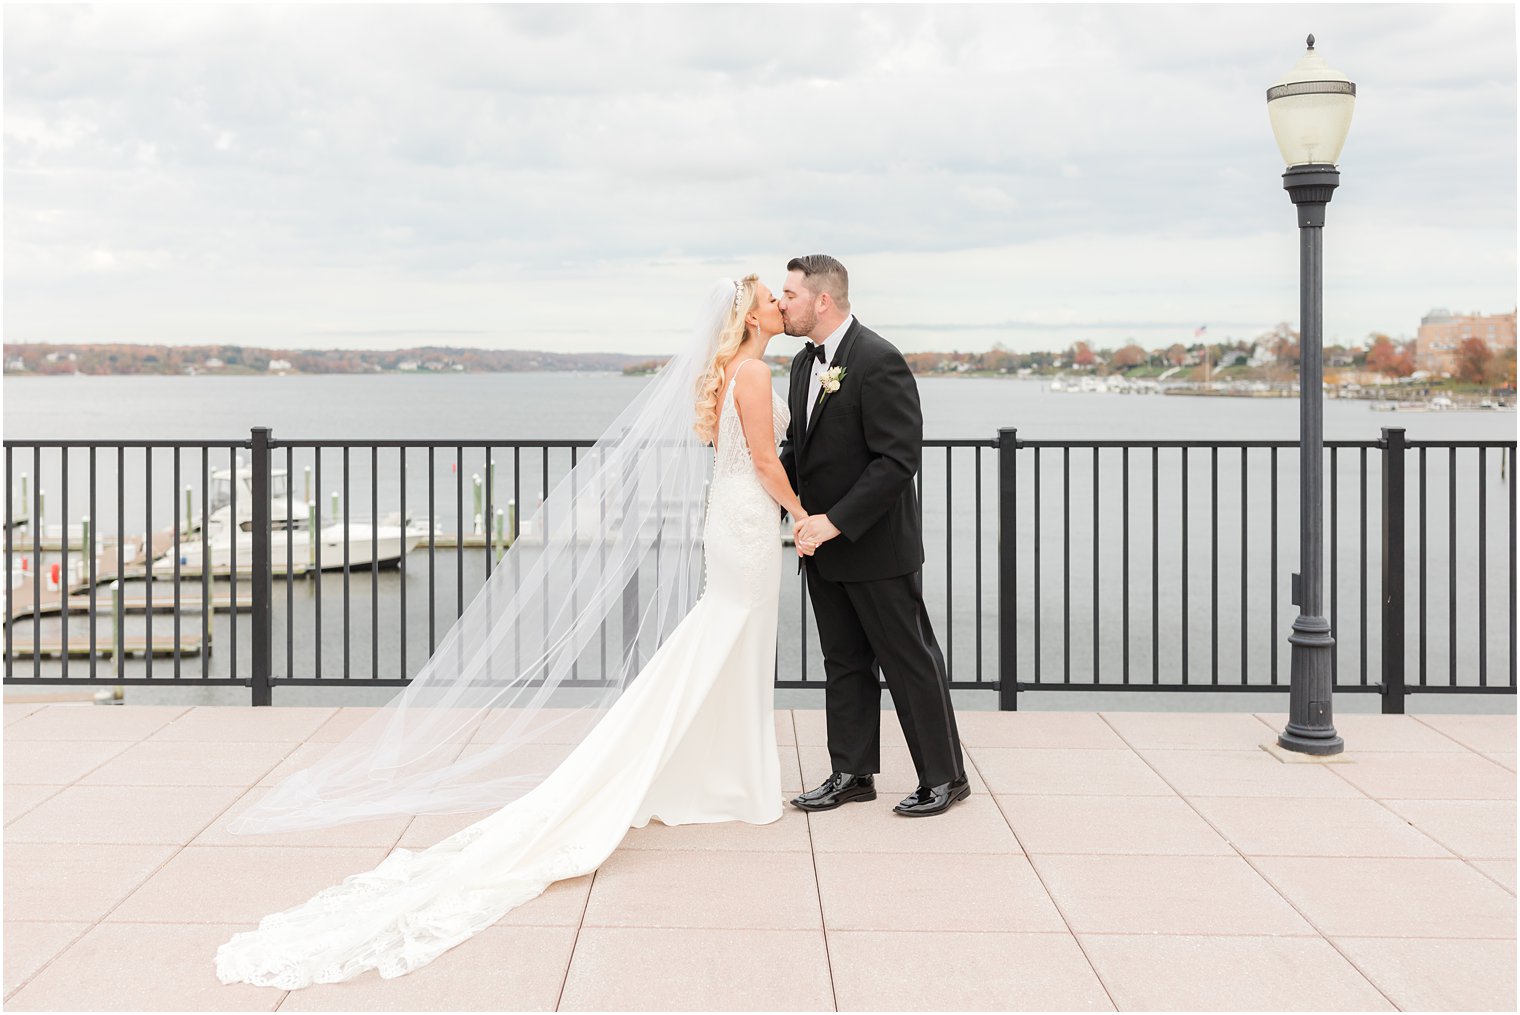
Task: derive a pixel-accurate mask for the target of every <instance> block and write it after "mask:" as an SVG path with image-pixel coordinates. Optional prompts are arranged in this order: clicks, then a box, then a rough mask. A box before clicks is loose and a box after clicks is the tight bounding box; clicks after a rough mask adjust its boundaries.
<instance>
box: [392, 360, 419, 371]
mask: <svg viewBox="0 0 1520 1015" xmlns="http://www.w3.org/2000/svg"><path fill="white" fill-rule="evenodd" d="M396 369H397V370H407V371H411V370H416V369H417V361H416V360H414V359H407V360H402V361H401V362H400V363H397V364H396Z"/></svg>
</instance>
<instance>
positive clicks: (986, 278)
mask: <svg viewBox="0 0 1520 1015" xmlns="http://www.w3.org/2000/svg"><path fill="white" fill-rule="evenodd" d="M1310 31H1312V32H1314V33H1315V35H1316V36H1317V38H1318V40H1319V47H1318V48H1319V50H1320V52H1321V53H1322V54H1323V55H1324V57H1325V59H1326V60H1327V61H1328V62H1329V63H1330V64H1331V65H1332V66H1333V67H1335V68H1337V69H1339V70H1342V71H1344V72H1345V73H1347V74H1348V75H1349V76H1350V77H1351V78H1352V79H1353V80H1355V81H1356V82H1357V86H1358V96H1357V108H1356V115H1355V119H1354V121H1353V124H1352V127H1351V134H1350V137H1349V140H1348V141H1347V144H1346V147H1345V150H1344V152H1343V154H1342V159H1341V173H1342V186H1341V189H1340V190H1339V191H1338V192H1337V194H1336V196H1335V199H1334V201H1333V202H1332V204H1331V206H1330V213H1329V228H1328V229H1327V232H1326V241H1327V242H1326V247H1327V252H1326V269H1327V292H1326V310H1325V314H1326V321H1325V331H1326V336H1327V339H1328V340H1331V341H1334V340H1340V341H1346V342H1353V341H1357V340H1360V339H1362V338H1363V337H1364V336H1365V335H1366V334H1367V333H1368V332H1370V331H1374V330H1378V331H1386V332H1389V333H1392V334H1395V335H1399V334H1403V335H1412V334H1413V333H1414V330H1415V328H1416V327H1417V326H1418V323H1419V317H1420V315H1421V314H1423V313H1425V312H1426V311H1428V310H1429V309H1431V308H1432V307H1435V306H1448V307H1451V308H1453V309H1458V310H1479V311H1484V312H1502V311H1508V310H1511V309H1513V308H1514V306H1515V302H1516V262H1515V251H1516V235H1515V222H1516V219H1515V200H1516V198H1515V195H1516V183H1515V181H1516V165H1515V161H1516V107H1515V96H1516V74H1515V53H1516V34H1515V12H1514V8H1513V7H1512V6H1510V5H1497V6H1463V5H1441V6H1419V7H1415V6H1378V5H1347V6H1337V5H1327V4H1318V5H1313V6H1289V5H1273V6H1246V7H1242V6H1229V7H1225V6H1221V7H1207V6H1189V7H1133V6H1122V7H1121V6H1090V7H1078V6H1064V7H1047V6H1040V7H1028V6H997V7H992V6H968V7H952V8H947V7H938V8H930V7H918V6H891V7H887V6H853V7H825V6H807V7H791V6H724V7H702V6H658V7H633V6H621V7H595V6H553V7H540V6H532V7H527V6H478V7H469V6H448V7H444V6H426V5H418V6H389V7H363V6H329V7H306V6H274V5H257V6H216V5H185V6H179V7H162V8H161V7H141V6H114V5H113V6H104V7H60V6H18V5H8V6H7V7H6V8H5V11H4V61H5V63H4V132H5V141H4V325H5V340H6V341H7V342H17V341H32V342H46V341H54V342H66V341H76V342H77V341H123V342H169V343H201V342H236V343H243V344H250V345H272V346H293V347H302V348H320V347H367V348H386V347H398V346H404V345H413V344H423V343H427V344H454V345H469V346H485V347H512V348H544V349H564V350H609V351H626V352H640V353H642V352H661V351H668V350H670V349H672V348H674V347H675V345H676V343H677V342H678V341H679V336H680V335H681V334H682V333H683V332H684V330H685V329H686V327H687V326H688V324H689V323H690V320H691V318H692V317H693V314H694V304H695V303H696V302H697V301H698V300H699V299H700V296H701V294H702V293H703V292H704V291H705V290H706V288H707V285H708V283H709V282H710V280H711V279H712V278H713V277H715V276H718V275H724V274H728V275H732V274H735V273H741V272H744V271H748V270H754V271H758V272H759V273H760V274H761V276H762V277H763V278H764V279H765V280H766V281H767V282H769V283H771V284H773V285H774V284H777V283H779V282H780V280H781V279H782V278H783V276H784V266H785V263H786V260H787V258H788V257H789V256H791V255H794V254H798V253H806V252H813V251H827V252H830V253H833V254H835V255H837V256H839V257H840V258H841V259H842V260H844V262H845V263H846V265H847V266H848V267H849V269H850V271H851V279H852V290H853V297H854V304H855V309H856V312H857V314H858V315H859V316H860V317H861V318H862V319H863V320H865V321H866V322H867V323H869V324H871V325H872V326H873V327H875V328H876V329H877V330H878V331H880V332H882V333H883V334H884V335H885V336H886V337H888V338H889V339H891V340H893V341H894V342H896V344H897V345H899V346H900V347H901V348H903V349H905V350H910V351H914V350H929V349H987V348H990V347H991V346H992V344H993V343H994V342H1002V343H1004V344H1005V345H1008V346H1010V347H1012V348H1016V349H1032V348H1053V347H1062V346H1065V345H1068V344H1069V343H1070V342H1072V341H1074V340H1076V339H1085V340H1088V341H1092V342H1095V343H1097V344H1100V345H1117V344H1120V343H1122V342H1123V341H1125V340H1126V339H1129V338H1134V339H1136V340H1138V341H1140V342H1142V343H1143V344H1146V345H1151V346H1154V345H1160V344H1165V343H1169V342H1171V341H1175V340H1179V339H1181V340H1187V339H1188V338H1190V336H1191V335H1192V333H1193V329H1194V328H1196V327H1197V326H1199V325H1201V324H1207V325H1208V328H1209V336H1210V337H1211V338H1215V339H1223V338H1225V337H1227V336H1237V337H1249V336H1253V335H1255V334H1257V333H1259V332H1260V331H1262V330H1264V329H1266V328H1269V327H1270V326H1272V325H1273V324H1274V323H1276V322H1277V321H1281V320H1288V321H1295V320H1296V318H1297V313H1298V310H1297V307H1298V300H1297V285H1298V274H1297V271H1298V268H1297V237H1296V228H1295V226H1294V217H1293V212H1292V206H1291V204H1290V203H1289V201H1288V198H1287V195H1286V194H1285V193H1284V192H1283V190H1282V189H1281V179H1280V174H1281V172H1282V165H1281V160H1280V157H1279V155H1278V153H1277V149H1276V146H1275V144H1274V143H1273V139H1272V134H1271V129H1270V127H1269V125H1268V122H1267V114H1266V109H1265V105H1266V103H1265V89H1266V88H1267V87H1268V86H1269V85H1271V84H1273V83H1274V82H1275V81H1276V80H1278V78H1279V77H1281V76H1282V75H1283V74H1284V73H1285V72H1286V71H1287V70H1288V69H1289V68H1290V67H1291V66H1292V65H1293V63H1294V62H1295V61H1297V59H1298V58H1299V56H1300V55H1301V54H1302V52H1303V40H1304V36H1305V35H1306V34H1307V33H1308V32H1310ZM782 341H785V340H782ZM772 351H778V352H779V351H784V350H781V349H779V348H778V347H773V350H772Z"/></svg>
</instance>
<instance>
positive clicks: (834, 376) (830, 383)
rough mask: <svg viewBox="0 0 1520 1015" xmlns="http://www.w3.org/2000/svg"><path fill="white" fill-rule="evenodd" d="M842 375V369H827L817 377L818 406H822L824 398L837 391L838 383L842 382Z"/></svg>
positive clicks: (843, 370)
mask: <svg viewBox="0 0 1520 1015" xmlns="http://www.w3.org/2000/svg"><path fill="white" fill-rule="evenodd" d="M844 374H845V369H844V367H829V368H828V369H827V370H825V371H824V372H823V373H821V374H819V375H818V387H819V389H820V390H819V392H818V404H819V405H822V404H823V400H824V399H825V398H827V397H829V396H830V395H832V394H833V393H834V392H836V391H838V390H839V385H840V382H842V381H843V380H844Z"/></svg>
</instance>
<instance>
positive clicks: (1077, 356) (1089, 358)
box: [1067, 342, 1098, 367]
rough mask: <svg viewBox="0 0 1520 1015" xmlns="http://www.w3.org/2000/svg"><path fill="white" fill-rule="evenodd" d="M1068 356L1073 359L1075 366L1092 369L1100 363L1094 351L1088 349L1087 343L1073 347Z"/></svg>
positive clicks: (1079, 343)
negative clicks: (1091, 367)
mask: <svg viewBox="0 0 1520 1015" xmlns="http://www.w3.org/2000/svg"><path fill="white" fill-rule="evenodd" d="M1067 355H1069V356H1070V357H1071V362H1072V365H1074V366H1079V367H1090V366H1093V365H1094V364H1095V363H1097V362H1098V357H1097V356H1095V355H1093V351H1092V349H1090V348H1089V347H1088V345H1087V343H1086V342H1078V343H1077V344H1076V345H1074V346H1072V347H1071V349H1070V350H1069V352H1068V353H1067Z"/></svg>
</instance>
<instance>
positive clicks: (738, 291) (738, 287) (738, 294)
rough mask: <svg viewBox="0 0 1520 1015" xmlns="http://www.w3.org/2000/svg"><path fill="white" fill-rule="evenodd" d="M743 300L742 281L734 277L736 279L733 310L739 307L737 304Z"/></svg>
mask: <svg viewBox="0 0 1520 1015" xmlns="http://www.w3.org/2000/svg"><path fill="white" fill-rule="evenodd" d="M743 300H744V283H743V282H741V281H740V280H739V279H737V278H736V279H734V309H735V310H738V309H739V306H740V304H741V303H742V302H743Z"/></svg>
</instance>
